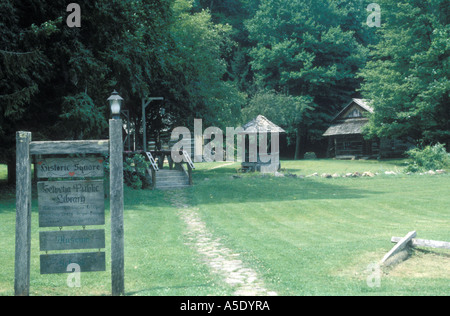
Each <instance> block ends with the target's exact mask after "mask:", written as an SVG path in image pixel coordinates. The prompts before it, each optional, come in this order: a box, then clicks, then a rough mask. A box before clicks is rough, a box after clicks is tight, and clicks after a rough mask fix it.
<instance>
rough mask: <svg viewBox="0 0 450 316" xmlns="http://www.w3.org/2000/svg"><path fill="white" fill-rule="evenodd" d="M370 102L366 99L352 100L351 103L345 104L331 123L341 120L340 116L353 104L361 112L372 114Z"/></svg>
mask: <svg viewBox="0 0 450 316" xmlns="http://www.w3.org/2000/svg"><path fill="white" fill-rule="evenodd" d="M370 102H371V101H370V100H367V99H352V101H351V102H350V103H349V104H347V105H346V106H345V107H344V108H343V109H342V110H341V111H340V112H339V113H338V114H337V115H336V116H335V117H334V118H333V120H332V121H336V120H338V119H343V118H342V115H343V114H345V112H346V111H347V110H348V109H349V108H350V107H351V106H353V105H354V104H356V105H357V106H359V107H360V108H361V109H362V110H363V111H365V112H369V113H373V107H371V106H370V105H369V104H370Z"/></svg>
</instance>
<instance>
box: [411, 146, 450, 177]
mask: <svg viewBox="0 0 450 316" xmlns="http://www.w3.org/2000/svg"><path fill="white" fill-rule="evenodd" d="M407 155H408V157H409V158H410V159H411V161H410V162H408V166H407V167H406V171H407V172H420V171H428V170H437V169H442V168H444V167H446V166H449V165H450V155H449V154H448V153H447V151H446V150H445V146H444V145H443V144H439V143H437V144H436V145H434V146H426V147H425V148H423V149H420V148H414V149H411V150H409V151H408V152H407Z"/></svg>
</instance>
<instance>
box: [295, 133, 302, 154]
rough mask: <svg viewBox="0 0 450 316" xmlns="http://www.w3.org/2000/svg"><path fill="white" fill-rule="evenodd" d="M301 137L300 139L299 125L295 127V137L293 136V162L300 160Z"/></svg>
mask: <svg viewBox="0 0 450 316" xmlns="http://www.w3.org/2000/svg"><path fill="white" fill-rule="evenodd" d="M301 137H302V133H301V128H300V125H299V126H297V131H296V135H295V156H294V159H295V160H298V159H300V148H301V146H300V143H301V142H300V140H301Z"/></svg>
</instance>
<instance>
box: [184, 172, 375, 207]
mask: <svg viewBox="0 0 450 316" xmlns="http://www.w3.org/2000/svg"><path fill="white" fill-rule="evenodd" d="M230 178H231V179H230ZM347 180H349V181H352V179H347ZM330 182H331V181H330ZM188 190H190V192H192V196H193V197H194V198H195V202H197V203H196V204H221V203H246V202H276V201H280V202H281V201H293V200H297V201H301V200H333V199H336V200H342V199H361V198H366V197H367V196H368V195H373V194H382V193H383V192H381V191H371V190H367V189H361V188H358V187H357V186H355V185H351V186H348V185H339V184H338V182H337V181H336V183H325V182H324V181H321V180H319V179H314V178H288V177H284V178H275V177H269V176H267V177H261V176H243V177H241V178H233V177H232V176H225V177H224V178H223V179H219V178H214V179H211V180H204V179H200V178H199V179H198V184H197V185H194V186H193V187H192V188H189V189H188Z"/></svg>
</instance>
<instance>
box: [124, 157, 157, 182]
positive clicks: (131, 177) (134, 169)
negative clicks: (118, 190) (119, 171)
mask: <svg viewBox="0 0 450 316" xmlns="http://www.w3.org/2000/svg"><path fill="white" fill-rule="evenodd" d="M149 166H150V163H149V162H148V161H146V160H145V158H144V156H142V155H134V156H133V157H131V158H130V157H129V158H126V159H125V161H124V164H123V178H124V182H125V184H126V185H128V186H130V187H132V188H133V189H145V188H146V187H148V186H149V185H150V180H149V177H148V176H147V168H149Z"/></svg>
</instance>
